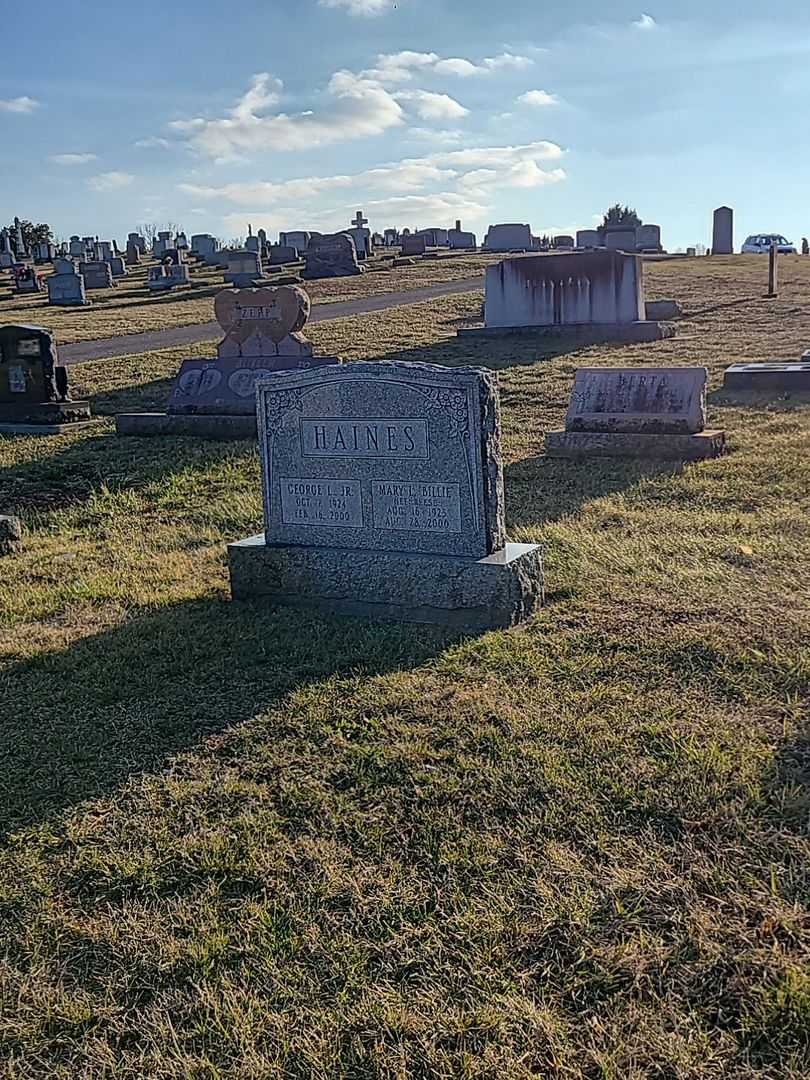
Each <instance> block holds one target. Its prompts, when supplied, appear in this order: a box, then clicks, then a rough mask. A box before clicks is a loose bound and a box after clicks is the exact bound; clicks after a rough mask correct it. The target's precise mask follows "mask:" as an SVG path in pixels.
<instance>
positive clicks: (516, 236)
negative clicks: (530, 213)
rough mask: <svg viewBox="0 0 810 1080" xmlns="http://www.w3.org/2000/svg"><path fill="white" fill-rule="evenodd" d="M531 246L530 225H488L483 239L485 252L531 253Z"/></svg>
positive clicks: (532, 242) (532, 244)
mask: <svg viewBox="0 0 810 1080" xmlns="http://www.w3.org/2000/svg"><path fill="white" fill-rule="evenodd" d="M533 246H534V241H533V240H532V230H531V226H530V225H518V224H514V223H506V224H501V225H490V227H489V229H488V230H487V235H486V236H485V237H484V250H485V251H531V250H532V247H533Z"/></svg>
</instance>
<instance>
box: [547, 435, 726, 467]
mask: <svg viewBox="0 0 810 1080" xmlns="http://www.w3.org/2000/svg"><path fill="white" fill-rule="evenodd" d="M725 446H726V433H725V431H701V432H699V433H698V434H696V435H636V434H632V433H629V432H619V433H615V434H610V433H608V432H601V431H598V432H597V431H592V432H589V431H547V432H546V449H545V452H546V457H559V458H574V459H577V458H593V457H633V458H663V459H665V460H667V459H671V460H680V461H699V460H701V459H703V458H713V457H719V455H720V454H722V453H723V452H724V450H725Z"/></svg>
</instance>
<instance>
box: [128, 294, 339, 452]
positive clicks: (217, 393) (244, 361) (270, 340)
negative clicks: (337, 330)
mask: <svg viewBox="0 0 810 1080" xmlns="http://www.w3.org/2000/svg"><path fill="white" fill-rule="evenodd" d="M214 312H215V314H216V317H217V321H218V322H219V325H220V326H221V327H222V330H223V331H224V333H225V337H224V339H223V340H222V341H221V342H220V344H219V346H218V347H217V355H216V357H215V358H210V359H208V358H204V359H195V360H185V361H183V364H182V366H181V368H180V371H179V372H178V373H177V378H176V379H175V381H174V385H173V386H172V390H171V394H170V397H169V404H168V408H167V411H166V412H165V413H120V414H119V415H118V416H117V417H116V430H117V432H118V434H119V435H197V436H201V437H203V438H209V439H245V438H255V436H256V404H255V402H256V381H257V380H258V379H260V378H264V377H266V376H268V375H274V374H275V373H276V372H284V371H290V370H301V371H304V370H307V369H310V368H317V367H324V366H328V365H336V364H338V363H339V360H338V358H337V357H336V356H316V355H315V354H314V353H313V349H312V345H311V343H310V342H309V341H307V339H306V337H305V336H304V335H303V333H302V330H303V328H304V326H305V325H306V321H307V319H308V318H309V312H310V300H309V296H308V295H307V293H306V292H304V290H303V289H299V288H296V287H295V286H290V285H280V286H277V287H270V286H265V287H263V288H261V289H241V290H237V289H224V290H223V291H222V292H220V293H218V294H217V297H216V300H215V302H214Z"/></svg>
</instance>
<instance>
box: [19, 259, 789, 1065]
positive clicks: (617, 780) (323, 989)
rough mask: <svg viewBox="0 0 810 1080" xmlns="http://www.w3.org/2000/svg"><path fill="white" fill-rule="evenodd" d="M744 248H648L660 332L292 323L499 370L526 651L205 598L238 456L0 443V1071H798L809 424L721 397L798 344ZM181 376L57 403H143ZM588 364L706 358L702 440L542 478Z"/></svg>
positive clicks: (491, 635) (368, 348)
mask: <svg viewBox="0 0 810 1080" xmlns="http://www.w3.org/2000/svg"><path fill="white" fill-rule="evenodd" d="M756 261H757V260H755V259H753V258H752V259H751V260H738V261H737V263H736V264H734V263H732V262H731V260H723V259H717V260H714V259H695V260H690V261H689V263H688V264H684V263H681V264H678V263H667V264H661V265H660V266H656V267H655V268H654V269H653V268H650V269H649V278H648V288H647V291H648V295H649V296H650V298H651V299H657V298H663V297H674V298H676V299H677V300H678V302H679V303H681V304H682V306H683V309H684V331H683V333H682V334H680V335H679V336H678V337H676V338H673V339H670V340H666V341H661V342H657V343H654V344H652V345H645V346H638V345H632V346H622V347H616V346H615V345H612V346H610V347H603V346H599V347H590V348H589V349H588V350H587V352H581V351H580V350H578V349H575V350H573V351H572V350H571V349H570V348H569V347H565V348H560V347H559V343H556V344H555V343H552V342H548V341H539V342H535V341H529V340H526V339H503V340H495V341H492V340H475V339H468V340H459V339H457V338H456V336H455V329H456V327H457V326H458V325H459V324H464V323H467V322H471V321H474V320H475V318H476V316H477V315H479V314H480V304H481V297H480V295H469V296H463V297H448V298H445V299H443V300H441V301H437V302H432V303H428V304H424V305H419V306H418V308H409V309H401V310H395V311H386V312H380V313H378V314H376V315H375V316H374V317H373V318H365V319H360V318H355V319H349V320H345V321H343V322H336V323H331V324H322V325H318V326H315V327H314V328H313V329H312V335H311V336H312V339H313V342H314V344H315V348H316V351H317V352H322V353H337V354H340V355H342V356H345V357H346V358H348V359H352V360H356V361H369V360H371V361H373V362H381V361H382V360H383V359H384V358H387V359H389V360H390V359H395V360H398V361H421V362H424V361H430V362H433V363H439V364H442V365H445V367H446V369H447V370H448V371H451V370H452V369H453V368H455V367H468V366H471V365H472V366H478V367H481V366H488V367H489V368H490V370H491V369H493V368H497V369H498V378H499V384H500V390H501V405H502V452H503V461H504V482H505V490H506V527H507V529H508V535H509V536H510V537H511V538H514V539H515V540H516V541H521V542H524V543H537V544H542V545H543V546H544V549H545V572H546V588H547V590H548V600H549V602H548V604H547V605H546V606H545V607H543V608H542V609H541V610H540V611H538V613H537V614H536V615H535V616H534V618H533V619H531V620H530V621H529V622H527V623H526V624H525V625H524V626H522V627H521V628H520V629H519V630H517V631H514V630H512V631H506V632H500V631H494V632H488V633H486V634H479V633H475V634H461V633H457V632H456V631H454V630H450V631H448V630H446V629H436V628H431V627H429V626H419V627H418V628H415V627H413V626H408V627H401V626H397V625H390V624H389V625H382V624H374V623H371V622H368V621H367V620H354V619H348V618H345V617H343V618H340V619H337V618H332V617H325V616H323V615H322V614H318V613H313V612H308V611H301V610H289V609H286V608H284V607H276V606H275V605H272V604H267V603H266V602H264V601H263V602H262V603H232V602H231V601H230V598H229V590H228V570H227V562H226V558H225V549H226V545H227V544H228V543H229V542H232V541H233V540H234V538H236V537H239V536H248V535H250V534H251V533H252V532H256V531H258V530H259V529H261V528H262V524H261V523H262V520H263V509H262V505H261V475H260V467H259V461H258V456H257V454H256V448H255V444H253V443H251V442H248V441H241V442H240V441H233V442H230V443H212V442H204V441H202V440H196V439H171V438H168V439H166V440H154V439H150V440H146V439H144V440H123V439H116V438H115V436H114V435H113V434H112V433H111V432H110V433H109V435H108V434H106V433H104V434H102V435H101V436H99V435H98V434H92V435H85V434H78V435H75V436H63V437H59V438H58V439H53V440H45V439H42V440H12V439H0V513H2V514H4V515H11V516H15V517H18V518H20V519H21V521H22V526H23V530H22V532H23V541H24V542H23V544H22V549H21V550H16V551H13V552H11V553H9V554H7V555H3V556H2V570H0V665H1V666H2V685H3V693H4V697H5V701H6V702H7V703H8V704H7V708H6V709H5V710H3V711H2V713H0V727H2V732H0V735H2V746H3V747H5V748H6V752H5V753H3V754H0V787H1V788H2V792H3V797H2V800H0V834H1V835H2V838H3V841H4V843H3V844H2V845H0V881H1V882H2V892H1V895H0V907H2V912H3V914H4V915H6V916H7V917H6V918H5V919H4V921H3V957H4V967H3V973H2V982H3V992H4V994H5V997H4V999H3V1030H2V1036H0V1037H2V1039H3V1040H4V1042H3V1044H2V1047H3V1053H4V1054H5V1057H6V1059H8V1060H9V1061H10V1062H11V1066H10V1067H11V1068H15V1067H16V1069H17V1072H18V1073H21V1074H22V1075H25V1078H26V1080H39V1078H40V1077H41V1078H43V1080H44V1078H46V1077H47V1078H48V1080H50V1078H51V1077H59V1076H60V1075H62V1076H64V1077H73V1076H84V1075H87V1076H93V1075H95V1074H97V1075H104V1074H105V1072H106V1073H107V1074H111V1075H113V1076H114V1075H115V1073H116V1072H118V1073H120V1074H121V1075H122V1076H123V1075H127V1074H129V1075H132V1076H133V1077H134V1076H139V1075H142V1074H148V1075H150V1076H162V1075H167V1076H171V1075H181V1076H195V1075H197V1074H200V1073H202V1074H203V1075H205V1073H206V1072H208V1073H211V1074H212V1075H214V1074H215V1073H216V1072H218V1073H219V1074H220V1075H222V1076H229V1075H239V1074H240V1073H244V1072H245V1071H247V1070H246V1068H245V1064H246V1062H247V1066H248V1068H249V1069H252V1071H253V1072H254V1073H255V1074H256V1075H258V1076H261V1075H267V1076H274V1075H284V1073H285V1072H286V1073H288V1074H292V1075H298V1076H301V1077H304V1076H307V1077H309V1076H312V1077H318V1076H320V1077H328V1076H340V1075H367V1076H380V1075H385V1074H386V1073H393V1074H394V1075H396V1073H397V1070H399V1071H400V1072H402V1070H403V1068H404V1069H405V1070H406V1072H408V1071H409V1072H411V1073H413V1074H414V1075H419V1076H424V1077H431V1076H438V1075H442V1074H445V1075H453V1076H454V1075H463V1074H464V1071H465V1070H467V1072H469V1071H470V1069H472V1070H473V1072H474V1071H475V1070H476V1069H478V1071H479V1072H481V1070H482V1069H483V1070H486V1069H489V1071H490V1072H493V1073H502V1074H503V1075H504V1076H510V1075H511V1076H514V1077H516V1078H517V1077H519V1076H521V1075H522V1074H524V1073H526V1071H527V1070H528V1069H530V1070H531V1071H533V1072H534V1073H535V1074H537V1075H541V1076H542V1075H544V1074H548V1075H554V1074H555V1072H556V1073H557V1074H559V1075H561V1076H565V1075H566V1073H567V1074H568V1075H569V1076H570V1077H572V1078H573V1077H578V1076H581V1075H582V1074H583V1073H584V1074H586V1075H593V1076H600V1075H602V1074H604V1073H605V1069H606V1068H607V1069H608V1070H612V1071H613V1073H614V1074H615V1076H616V1077H622V1078H624V1077H625V1076H627V1077H631V1076H634V1075H635V1076H638V1077H639V1078H641V1077H646V1076H650V1077H653V1076H659V1077H663V1076H666V1077H676V1076H677V1077H683V1078H684V1080H687V1078H688V1080H692V1078H693V1077H694V1078H695V1080H698V1078H700V1080H704V1078H705V1077H706V1075H707V1073H708V1074H710V1075H712V1077H714V1076H716V1077H737V1076H739V1077H750V1078H752V1080H753V1078H755V1077H756V1078H757V1080H760V1078H761V1080H765V1078H766V1077H767V1078H768V1080H771V1078H776V1077H778V1078H779V1080H804V1077H805V1075H806V1073H807V1056H806V1040H805V1034H806V1031H805V1029H806V1024H805V1022H804V1018H805V1006H804V1001H805V996H806V994H805V987H806V982H807V975H806V969H807V953H808V947H809V946H810V942H809V941H808V926H807V918H806V907H807V887H806V867H807V865H808V859H810V846H809V845H808V836H807V828H806V825H807V798H806V778H805V775H804V773H805V771H806V769H805V758H806V732H805V727H806V719H805V710H804V707H803V703H804V701H805V699H806V698H807V692H808V668H807V660H806V652H807V641H808V638H810V607H809V606H808V603H807V592H806V582H807V581H808V580H810V506H808V491H807V468H806V465H805V461H806V457H807V452H808V451H807V447H808V443H809V442H810V415H809V414H808V406H807V404H806V402H805V403H803V402H801V401H798V400H795V399H791V400H789V401H788V400H786V399H785V398H784V396H781V397H780V398H779V400H767V401H764V402H757V401H740V400H730V396H729V395H728V394H727V393H725V392H723V393H722V394H719V393H718V391H719V390H720V387H721V384H722V378H723V371H724V369H725V368H726V367H727V366H728V365H729V364H730V363H731V362H732V361H736V362H740V363H754V362H761V361H762V358H763V357H774V356H775V357H784V358H798V357H800V356H801V353H802V352H803V351H804V350H805V349H807V348H808V345H810V315H808V313H809V312H810V280H808V279H810V267H809V268H808V269H807V270H804V269H803V268H802V266H801V261H800V259H795V260H792V259H785V260H784V262H783V267H784V270H783V273H782V276H781V277H782V279H781V283H780V298H779V299H778V300H775V301H765V300H762V298H761V297H762V291H763V289H762V276H763V273H764V270H765V267H764V266H763V265H762V261H761V262H760V263H759V264H758V265H757V266H756V267H755V268H749V266H748V263H756ZM740 262H743V263H744V265H743V266H742V267H740V265H739V264H740ZM704 264H705V265H704ZM411 269H412V270H413V269H416V268H411ZM409 272H410V271H409ZM372 277H374V275H363V276H362V278H357V279H355V280H356V281H357V282H363V283H365V279H366V278H372ZM718 295H719V296H722V297H723V304H724V305H730V306H724V307H720V306H719V305H718V302H717V297H718ZM91 310H92V309H91ZM56 314H57V316H58V317H71V316H77V317H78V318H84V316H85V312H83V311H79V312H67V313H65V312H57V313H56ZM29 321H30V320H29ZM202 349H203V351H201V352H199V353H198V354H197V355H198V356H204V355H206V354H207V353H206V351H205V347H202ZM209 351H210V350H209ZM184 356H185V353H183V352H178V350H174V351H172V352H171V353H170V354H165V353H160V354H153V355H149V356H138V357H130V358H121V359H119V360H117V361H116V362H115V363H114V364H108V363H105V362H99V363H94V364H87V365H81V366H80V367H79V368H78V369H77V370H76V371H75V372H73V373H72V374H73V375H74V376H75V378H76V380H77V385H76V393H77V395H78V394H81V395H82V396H85V397H87V398H88V399H90V400H92V402H93V404H94V408H95V409H96V411H99V412H101V411H103V412H104V413H105V414H107V415H109V414H111V413H114V412H116V411H119V410H120V408H121V403H122V402H123V401H125V402H126V407H127V408H138V407H140V408H144V407H148V405H147V403H148V402H149V401H152V400H154V397H155V395H158V396H159V397H160V400H161V401H163V402H165V400H166V394H167V392H168V388H169V385H170V382H171V379H172V378H173V377H174V375H175V374H176V371H177V368H178V366H179V363H180V361H181V360H182V359H183V358H184ZM583 366H589V367H607V368H614V369H620V368H632V369H635V370H638V371H643V370H644V368H645V366H649V367H670V366H679V367H684V366H687V367H689V366H691V367H695V366H705V367H707V368H708V370H709V394H708V400H707V423H708V425H709V426H714V427H722V428H724V429H725V430H726V431H727V437H728V449H729V452H728V453H727V454H726V455H725V456H724V457H722V458H720V459H718V460H713V461H706V462H698V463H695V464H690V465H688V466H687V467H685V468H683V467H681V466H680V465H679V464H677V463H676V464H673V463H669V462H650V461H640V460H620V459H614V460H610V461H606V460H597V461H592V462H588V463H587V464H586V466H585V467H583V466H582V465H580V464H578V463H572V462H570V461H565V460H556V459H550V458H548V457H547V456H546V455H545V454H544V453H543V440H544V433H545V432H546V431H549V430H553V429H554V428H561V427H562V426H563V422H564V416H565V411H566V408H567V405H568V402H569V399H570V395H571V391H572V388H573V381H574V369H575V368H576V367H583ZM307 460H309V459H307ZM297 475H298V478H299V479H300V480H305V481H306V480H310V481H311V480H312V479H313V478H314V479H316V480H317V479H318V476H317V473H316V474H314V476H313V473H311V472H309V471H307V472H301V473H299V474H297ZM336 475H337V476H338V477H340V474H336ZM408 482H410V481H408ZM454 482H455V481H454ZM361 497H362V496H361ZM394 497H396V493H395V496H394ZM448 505H449V501H448ZM343 512H348V513H350V514H353V513H354V512H355V510H354V508H353V506H352V505H351V503H349V505H348V506H347V508H346V510H345V511H343ZM449 519H450V515H449V513H448V520H449ZM334 531H335V532H337V531H338V529H337V528H335V530H334ZM341 551H342V553H343V558H344V560H345V549H341ZM371 554H373V553H371ZM422 557H426V556H422ZM351 569H352V568H351V567H350V570H351ZM167 1018H170V1020H169V1019H167ZM527 1048H528V1049H527ZM527 1053H528V1055H529V1056H528V1057H527ZM403 1063H404V1065H403ZM4 1065H5V1060H4ZM479 1066H480V1067H479Z"/></svg>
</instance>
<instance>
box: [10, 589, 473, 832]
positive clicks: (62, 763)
mask: <svg viewBox="0 0 810 1080" xmlns="http://www.w3.org/2000/svg"><path fill="white" fill-rule="evenodd" d="M460 637H461V635H460V634H459V633H458V632H455V633H454V632H452V631H447V630H440V629H438V628H433V627H424V626H420V627H418V628H414V627H400V626H379V625H372V624H371V623H366V622H364V621H362V620H354V619H341V620H340V621H339V622H338V621H337V620H331V619H328V618H322V617H319V616H317V615H310V614H307V613H301V612H297V611H291V610H289V609H286V608H281V607H279V608H274V607H273V606H272V605H271V604H270V603H268V602H257V603H243V602H240V603H232V602H230V601H227V600H224V599H213V600H198V601H192V602H188V603H181V604H177V605H174V606H172V607H168V608H165V609H162V610H158V611H154V610H150V611H145V612H143V613H142V614H139V615H137V616H136V617H134V618H133V619H132V620H131V621H129V622H127V623H126V624H125V625H123V626H121V627H119V628H116V629H114V630H111V631H108V632H105V633H102V634H98V635H96V636H94V637H90V638H85V639H83V640H81V641H79V642H77V643H76V644H74V645H71V646H70V647H69V648H67V649H66V650H65V651H64V652H56V653H49V654H45V655H42V656H38V657H36V658H34V659H32V660H30V661H26V662H23V663H20V664H17V665H16V666H13V667H11V668H9V669H7V670H6V671H5V672H4V673H3V675H2V687H3V697H4V698H5V702H6V704H5V706H4V708H3V709H2V712H0V731H2V737H0V837H2V836H5V834H6V833H7V831H8V830H9V829H13V828H18V827H20V826H24V825H28V824H33V823H35V822H41V821H43V820H45V819H46V818H47V817H48V816H50V815H52V814H55V813H58V812H60V811H62V810H64V809H66V808H68V807H70V806H73V805H75V804H76V803H78V802H80V801H82V800H84V799H90V798H96V797H99V796H103V795H109V794H110V793H111V792H113V791H115V789H116V788H117V787H119V786H120V785H121V784H122V783H124V782H125V781H126V780H127V778H128V777H131V776H134V775H137V774H138V773H141V772H144V771H154V770H159V769H161V768H164V767H165V766H166V764H167V760H168V758H169V757H170V756H171V755H173V754H176V753H177V752H179V751H182V750H185V749H187V748H189V747H192V746H194V745H195V744H197V743H199V742H200V740H202V739H204V738H206V737H207V736H211V735H214V734H217V733H219V732H222V731H223V730H224V729H226V728H228V727H230V726H232V725H234V724H239V723H241V722H243V721H245V720H248V719H250V718H251V717H253V716H255V715H257V714H260V713H264V712H267V711H268V710H270V709H272V708H273V706H275V705H276V704H278V703H279V701H280V699H281V698H283V697H284V696H285V695H287V694H289V693H291V692H292V691H294V690H296V689H298V688H301V687H304V686H306V685H308V684H312V683H317V682H319V681H321V680H324V679H327V678H329V677H331V676H335V675H338V676H341V675H343V676H347V675H367V676H373V675H376V674H381V673H384V672H391V671H396V670H400V669H408V668H410V667H413V666H415V665H418V664H420V663H423V662H425V661H426V660H428V659H429V658H430V657H432V656H435V655H437V654H438V653H439V652H441V651H442V649H444V648H445V647H446V646H447V645H448V644H450V643H451V642H453V641H457V640H460ZM279 737H283V733H280V734H279Z"/></svg>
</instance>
